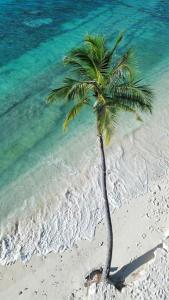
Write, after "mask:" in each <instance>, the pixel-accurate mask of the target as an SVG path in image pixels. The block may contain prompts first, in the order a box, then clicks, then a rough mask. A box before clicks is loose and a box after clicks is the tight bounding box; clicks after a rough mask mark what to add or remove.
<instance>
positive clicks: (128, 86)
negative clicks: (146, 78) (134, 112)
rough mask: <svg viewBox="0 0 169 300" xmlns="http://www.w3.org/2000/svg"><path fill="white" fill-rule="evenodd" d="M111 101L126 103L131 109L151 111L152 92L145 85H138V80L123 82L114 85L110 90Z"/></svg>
mask: <svg viewBox="0 0 169 300" xmlns="http://www.w3.org/2000/svg"><path fill="white" fill-rule="evenodd" d="M111 95H112V102H113V101H115V99H116V101H117V102H119V104H120V103H121V104H124V105H128V106H129V107H130V108H131V109H138V110H140V111H145V112H146V111H147V112H150V113H152V99H153V92H152V90H151V89H150V88H149V86H147V85H140V84H138V81H136V82H134V81H132V82H127V83H126V82H125V83H123V84H121V85H114V86H113V87H112V90H111Z"/></svg>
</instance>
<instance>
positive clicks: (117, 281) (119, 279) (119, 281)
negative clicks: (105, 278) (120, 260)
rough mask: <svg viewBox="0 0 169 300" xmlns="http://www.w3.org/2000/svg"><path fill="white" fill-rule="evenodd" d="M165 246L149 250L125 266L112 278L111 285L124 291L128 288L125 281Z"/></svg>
mask: <svg viewBox="0 0 169 300" xmlns="http://www.w3.org/2000/svg"><path fill="white" fill-rule="evenodd" d="M162 247H163V244H162V243H161V244H159V245H157V246H156V247H154V248H153V249H151V250H149V251H148V252H146V253H144V254H143V255H141V256H139V257H138V258H136V259H135V260H133V261H132V262H130V263H128V264H126V265H124V266H123V267H122V268H121V269H120V270H118V271H117V272H116V273H113V274H112V275H111V276H110V283H112V284H113V285H114V286H115V287H116V288H117V289H118V290H120V291H121V290H122V288H123V287H125V286H126V284H125V280H126V278H127V277H128V276H129V275H131V274H133V273H134V272H135V271H137V270H138V269H139V268H140V267H141V266H143V265H144V264H146V263H148V262H149V261H150V260H152V259H153V258H154V252H155V251H156V250H157V249H158V248H162ZM113 270H114V268H112V269H111V272H113Z"/></svg>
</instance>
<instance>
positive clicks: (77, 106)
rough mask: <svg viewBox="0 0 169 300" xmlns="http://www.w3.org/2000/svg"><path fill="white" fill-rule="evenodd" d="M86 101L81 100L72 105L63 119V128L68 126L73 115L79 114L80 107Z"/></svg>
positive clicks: (73, 117)
mask: <svg viewBox="0 0 169 300" xmlns="http://www.w3.org/2000/svg"><path fill="white" fill-rule="evenodd" d="M86 103H87V102H86V100H81V101H79V102H78V103H77V104H75V105H74V106H73V107H72V109H71V110H70V111H69V112H68V114H67V116H66V119H65V120H64V123H63V129H64V130H66V129H67V128H68V125H69V123H70V122H71V121H73V120H74V119H75V117H76V116H77V115H78V114H79V112H80V111H81V109H82V107H84V105H85V104H86Z"/></svg>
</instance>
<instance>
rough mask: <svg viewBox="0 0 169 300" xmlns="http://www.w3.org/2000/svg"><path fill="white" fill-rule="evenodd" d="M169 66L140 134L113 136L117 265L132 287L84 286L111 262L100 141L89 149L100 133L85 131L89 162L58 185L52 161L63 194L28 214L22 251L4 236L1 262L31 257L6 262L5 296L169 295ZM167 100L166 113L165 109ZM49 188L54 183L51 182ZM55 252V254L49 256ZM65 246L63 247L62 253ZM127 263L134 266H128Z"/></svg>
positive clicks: (1, 280)
mask: <svg viewBox="0 0 169 300" xmlns="http://www.w3.org/2000/svg"><path fill="white" fill-rule="evenodd" d="M167 72H168V70H167ZM167 72H166V73H164V76H163V77H161V79H160V81H159V80H158V84H154V90H155V95H156V103H155V110H154V113H153V115H152V116H151V117H149V118H148V119H146V120H145V123H144V124H143V125H142V126H141V127H140V128H138V129H137V130H135V131H133V133H130V134H129V135H126V136H123V134H121V135H120V134H119V135H118V136H117V137H116V142H115V143H114V144H113V141H112V145H111V147H110V148H109V149H107V150H106V152H107V163H108V191H109V197H110V203H111V208H112V222H113V228H114V252H113V260H112V267H113V268H117V270H116V272H118V271H119V273H118V274H119V276H120V277H121V276H122V278H123V279H124V280H125V283H126V287H124V288H123V289H122V292H121V293H120V292H118V291H115V290H114V288H113V286H110V287H106V291H107V292H104V291H103V290H104V289H105V287H102V286H101V287H100V289H101V290H100V291H98V294H97V295H96V294H93V293H94V291H95V288H96V287H95V285H93V286H92V287H90V288H89V289H87V288H84V278H85V274H86V272H88V271H89V270H91V269H92V268H94V267H98V266H100V265H102V264H103V262H104V257H105V246H106V245H105V237H106V235H105V226H104V219H103V203H102V197H101V191H100V181H99V176H100V175H99V169H100V166H99V156H98V155H97V154H96V153H97V144H96V146H95V147H94V148H92V149H91V148H90V147H89V146H88V147H87V148H85V146H86V144H87V141H89V140H90V145H91V144H93V142H92V143H91V141H94V138H95V137H94V133H92V134H91V135H90V134H89V136H87V139H88V140H87V141H86V139H85V138H84V137H83V138H82V139H81V140H80V141H79V144H81V151H82V150H83V149H86V152H85V151H84V153H83V155H82V160H83V164H82V161H81V169H78V168H77V169H74V170H73V171H72V169H69V170H68V169H67V170H68V177H67V178H68V179H67V181H64V184H65V182H66V183H67V185H66V188H65V189H64V191H63V190H62V189H61V188H60V190H59V189H58V186H59V184H60V182H59V184H58V185H57V186H56V185H55V183H56V177H55V172H56V171H57V172H58V169H57V170H56V168H55V169H54V168H53V169H52V167H53V166H52V167H51V166H50V170H53V173H52V172H51V178H50V182H53V183H54V184H53V185H51V186H52V187H51V190H52V193H51V195H55V194H56V192H57V195H59V196H60V197H59V196H58V199H59V200H60V201H59V202H54V201H53V200H52V199H50V197H49V203H48V206H47V208H48V210H46V211H45V212H43V214H42V212H41V210H39V211H40V212H41V214H40V212H39V219H38V218H37V220H36V222H35V219H34V218H33V217H32V218H30V221H29V220H28V219H27V220H24V219H23V220H21V221H20V222H21V223H20V224H18V226H17V227H18V228H17V230H16V231H17V232H15V233H16V234H15V239H12V234H11V235H10V234H8V235H7V236H6V238H8V241H10V242H11V245H12V246H11V247H12V248H10V247H9V250H11V249H12V250H13V253H14V255H13V257H11V253H8V252H7V251H6V252H5V251H4V249H5V242H4V244H3V245H2V246H3V247H4V248H3V247H2V252H1V263H3V262H6V263H12V261H15V260H16V259H21V260H23V261H24V264H23V262H20V261H17V262H15V263H14V264H9V265H5V266H1V267H0V299H3V300H12V299H15V300H17V299H24V300H29V299H45V300H46V299H47V300H64V299H70V300H72V299H79V300H80V299H90V300H93V299H107V300H108V299H145V300H149V299H153V300H158V299H163V300H165V299H169V289H168V281H169V277H168V276H169V248H168V247H169V241H168V236H169V171H168V170H169V169H168V166H169V163H168V162H169V153H168V146H169V140H168V130H169V118H168V112H169V104H168V103H169V101H168V100H169V91H168V83H169V82H168V76H167V74H168V73H167ZM161 103H163V117H162V116H161V112H160V110H159V107H160V105H161ZM129 129H130V126H129ZM122 136H123V137H122ZM93 149H94V150H93ZM69 150H70V152H71V151H72V165H73V162H74V159H75V157H73V148H72V149H71V148H70V149H69ZM81 153H82V152H81ZM96 155H97V156H96ZM94 156H96V158H95V160H93V157H94ZM89 157H91V158H90V159H89ZM79 166H80V164H79ZM64 167H65V166H64ZM48 172H49V170H48ZM71 172H72V176H70V173H71ZM60 174H61V173H60ZM52 176H53V177H52ZM52 178H53V181H52V180H51V179H52ZM63 178H64V176H63ZM61 179H62V174H61ZM48 188H49V190H50V186H48ZM54 188H56V190H54ZM59 193H60V194H59ZM56 203H57V206H56ZM50 205H51V208H49V206H50ZM49 212H50V215H49V214H48V213H49ZM51 212H52V214H51ZM42 217H44V219H43V221H44V222H43V224H44V227H43V228H42V225H41V223H40V221H41V222H42ZM24 222H25V223H24ZM38 222H39V223H38ZM97 223H99V225H97V226H96V224H97ZM24 224H25V228H24V226H23V225H24ZM32 226H33V227H32ZM95 228H97V229H96V232H95ZM15 229H16V228H15ZM42 229H43V235H42ZM24 230H25V231H24ZM23 232H24V234H23ZM26 232H27V235H26V234H25V233H26ZM22 237H23V240H22V239H21V238H22ZM156 247H157V248H156ZM66 249H67V250H66ZM30 250H31V251H30ZM61 250H62V251H61ZM63 250H66V251H63ZM3 251H4V254H3ZM28 251H29V253H30V255H32V254H34V255H33V257H32V258H31V260H30V261H29V256H26V253H28ZM51 251H52V252H53V253H50V254H48V255H47V253H48V252H51ZM57 251H60V253H54V252H57ZM147 252H148V253H147ZM36 254H38V255H36ZM42 254H43V256H40V255H42ZM125 265H128V266H126V268H123V267H124V266H125ZM122 268H123V269H122ZM120 270H121V271H120ZM99 293H100V294H99ZM113 297H114V298H113Z"/></svg>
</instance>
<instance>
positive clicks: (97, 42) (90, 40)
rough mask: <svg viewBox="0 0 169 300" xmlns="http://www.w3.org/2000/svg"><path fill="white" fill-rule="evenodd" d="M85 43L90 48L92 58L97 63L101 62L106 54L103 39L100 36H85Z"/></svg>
mask: <svg viewBox="0 0 169 300" xmlns="http://www.w3.org/2000/svg"><path fill="white" fill-rule="evenodd" d="M85 43H87V44H88V45H89V46H90V53H91V55H92V58H93V59H94V61H95V62H96V63H97V62H99V61H101V60H102V59H103V57H104V54H105V52H106V46H105V38H104V36H102V35H87V36H86V37H85Z"/></svg>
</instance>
